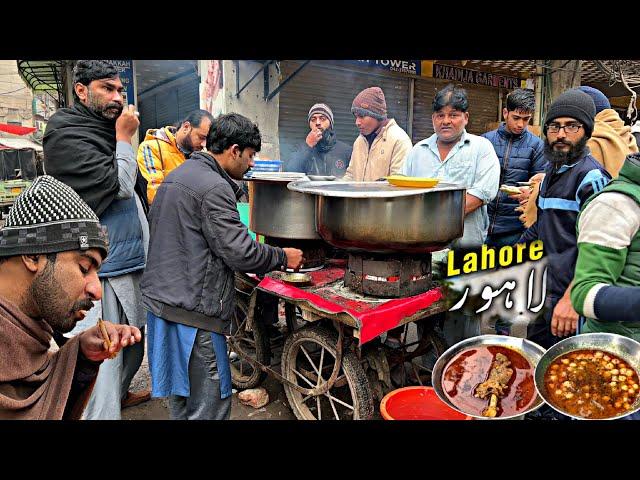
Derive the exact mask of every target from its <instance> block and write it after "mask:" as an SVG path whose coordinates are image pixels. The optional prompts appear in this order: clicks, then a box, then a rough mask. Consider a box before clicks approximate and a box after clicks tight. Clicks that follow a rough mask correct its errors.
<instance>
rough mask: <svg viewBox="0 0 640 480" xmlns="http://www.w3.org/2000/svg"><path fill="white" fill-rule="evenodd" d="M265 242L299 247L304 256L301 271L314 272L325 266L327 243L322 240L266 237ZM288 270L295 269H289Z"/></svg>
mask: <svg viewBox="0 0 640 480" xmlns="http://www.w3.org/2000/svg"><path fill="white" fill-rule="evenodd" d="M264 243H266V244H268V245H273V246H275V247H280V248H284V247H290V248H299V249H300V250H302V256H303V257H304V259H305V261H304V268H301V269H300V270H299V271H300V272H313V271H316V270H319V269H321V268H323V267H324V264H325V260H326V250H325V249H326V244H325V243H324V242H323V241H322V240H291V239H288V238H277V237H264ZM287 271H293V270H289V269H287Z"/></svg>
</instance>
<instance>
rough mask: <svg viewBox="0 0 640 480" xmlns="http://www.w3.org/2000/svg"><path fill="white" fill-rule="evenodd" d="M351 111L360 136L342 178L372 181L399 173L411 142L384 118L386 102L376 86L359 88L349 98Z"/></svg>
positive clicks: (391, 122) (405, 134)
mask: <svg viewBox="0 0 640 480" xmlns="http://www.w3.org/2000/svg"><path fill="white" fill-rule="evenodd" d="M351 113H353V115H354V116H355V117H356V126H357V127H358V130H360V135H359V136H358V138H356V141H355V142H354V143H353V153H352V154H351V161H350V162H349V168H347V172H346V174H345V175H344V177H343V179H344V180H351V181H356V182H372V181H375V180H378V179H379V178H381V177H386V176H388V175H393V174H395V173H399V172H400V170H401V169H402V165H403V163H404V161H405V159H406V158H407V155H408V154H409V151H410V150H411V147H412V146H413V145H412V143H411V139H410V138H409V135H407V133H406V132H405V131H404V130H403V129H402V128H401V127H400V126H399V125H398V124H397V123H396V121H395V120H394V119H393V118H387V103H386V101H385V99H384V93H383V92H382V90H381V89H380V87H369V88H365V89H364V90H363V91H361V92H360V93H359V94H358V95H357V96H356V98H355V99H354V100H353V104H352V105H351Z"/></svg>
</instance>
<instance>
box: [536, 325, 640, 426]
mask: <svg viewBox="0 0 640 480" xmlns="http://www.w3.org/2000/svg"><path fill="white" fill-rule="evenodd" d="M639 371H640V343H638V342H636V341H635V340H633V339H631V338H629V337H624V336H622V335H616V334H613V333H585V334H581V335H576V336H573V337H569V338H566V339H564V340H562V341H560V342H558V343H556V344H555V345H554V346H552V347H551V348H550V349H549V350H547V352H546V353H545V354H544V355H543V356H542V359H540V362H538V365H537V367H536V371H535V384H536V389H537V391H538V394H539V395H540V396H541V397H542V398H543V399H544V401H545V402H546V403H548V404H549V405H550V406H551V407H552V408H553V409H554V410H556V411H558V412H560V413H562V414H564V415H567V416H569V417H571V418H576V419H580V420H613V419H617V418H621V417H625V416H627V415H630V414H632V413H635V412H637V411H638V410H640V388H639V386H638V385H639V383H640V381H639V379H638V372H639Z"/></svg>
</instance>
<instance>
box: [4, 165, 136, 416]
mask: <svg viewBox="0 0 640 480" xmlns="http://www.w3.org/2000/svg"><path fill="white" fill-rule="evenodd" d="M108 251H109V239H108V236H107V232H106V231H105V229H104V227H102V226H101V225H100V223H99V222H98V217H97V216H96V215H95V213H93V211H92V210H91V209H90V208H89V206H88V205H87V204H86V203H85V202H84V201H83V200H82V199H81V198H80V197H79V196H78V194H77V193H75V192H74V191H73V190H72V189H71V188H70V187H68V186H67V185H65V184H63V183H61V182H59V181H57V180H56V179H54V178H53V177H50V176H42V177H38V178H37V179H36V180H35V181H34V182H33V184H31V185H30V186H29V188H27V189H26V190H25V191H24V192H23V193H22V194H21V195H20V196H19V197H18V198H17V199H16V201H15V203H14V205H13V206H12V208H11V211H10V212H9V217H8V219H7V222H6V224H5V226H4V228H3V229H2V230H0V418H2V419H48V420H56V419H79V418H80V416H81V414H82V411H83V410H84V407H85V405H86V402H87V400H88V398H89V395H90V393H91V390H92V389H93V385H94V383H95V379H96V376H97V375H98V369H99V366H100V364H101V363H102V361H103V360H105V359H106V358H109V357H110V356H112V355H113V354H116V353H118V352H119V351H120V350H121V349H122V348H123V347H125V346H129V345H133V344H135V343H137V342H140V341H141V339H142V338H141V335H140V330H138V328H136V327H131V326H128V325H118V324H112V323H110V322H108V321H106V322H104V326H105V327H106V330H107V333H108V335H109V341H110V343H111V345H110V346H109V347H108V348H107V344H106V342H105V340H104V338H103V337H102V334H101V333H100V329H99V327H98V326H93V327H91V328H89V329H87V330H85V331H84V332H82V333H81V334H79V335H77V336H75V337H74V338H72V339H71V340H68V341H66V342H63V340H64V339H63V337H61V336H60V334H62V333H66V332H69V331H70V330H72V329H73V327H74V326H75V324H76V323H77V322H78V321H80V320H82V319H83V318H84V316H85V313H86V311H87V310H89V309H90V308H92V307H93V302H94V301H97V300H100V298H101V297H102V289H101V286H100V280H99V279H98V274H97V273H98V270H99V269H100V267H101V265H102V263H103V261H104V260H105V258H106V257H107V253H108ZM54 338H56V339H57V340H58V342H59V343H61V344H62V345H61V346H60V348H58V343H56V342H55V341H53V339H54Z"/></svg>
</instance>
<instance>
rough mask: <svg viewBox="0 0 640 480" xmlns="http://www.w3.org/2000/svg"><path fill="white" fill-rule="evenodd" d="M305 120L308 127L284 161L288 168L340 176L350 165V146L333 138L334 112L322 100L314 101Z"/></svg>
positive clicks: (296, 170) (295, 170) (288, 169)
mask: <svg viewBox="0 0 640 480" xmlns="http://www.w3.org/2000/svg"><path fill="white" fill-rule="evenodd" d="M307 121H308V122H309V128H310V129H311V131H310V132H309V134H308V135H307V138H306V139H305V141H304V142H303V143H301V144H300V145H299V147H298V149H297V150H296V151H295V152H294V153H293V155H292V157H291V160H290V161H289V162H288V163H287V166H286V169H287V171H289V172H303V173H308V174H310V175H333V176H335V177H338V178H342V177H343V176H344V174H345V172H346V171H347V167H348V166H349V160H351V151H352V150H353V147H351V146H350V145H347V144H346V143H344V142H340V141H338V139H337V138H336V133H335V132H334V131H333V112H332V111H331V109H330V108H329V107H328V106H327V105H325V104H324V103H316V104H315V105H314V106H313V107H311V109H310V110H309V114H308V115H307Z"/></svg>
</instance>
